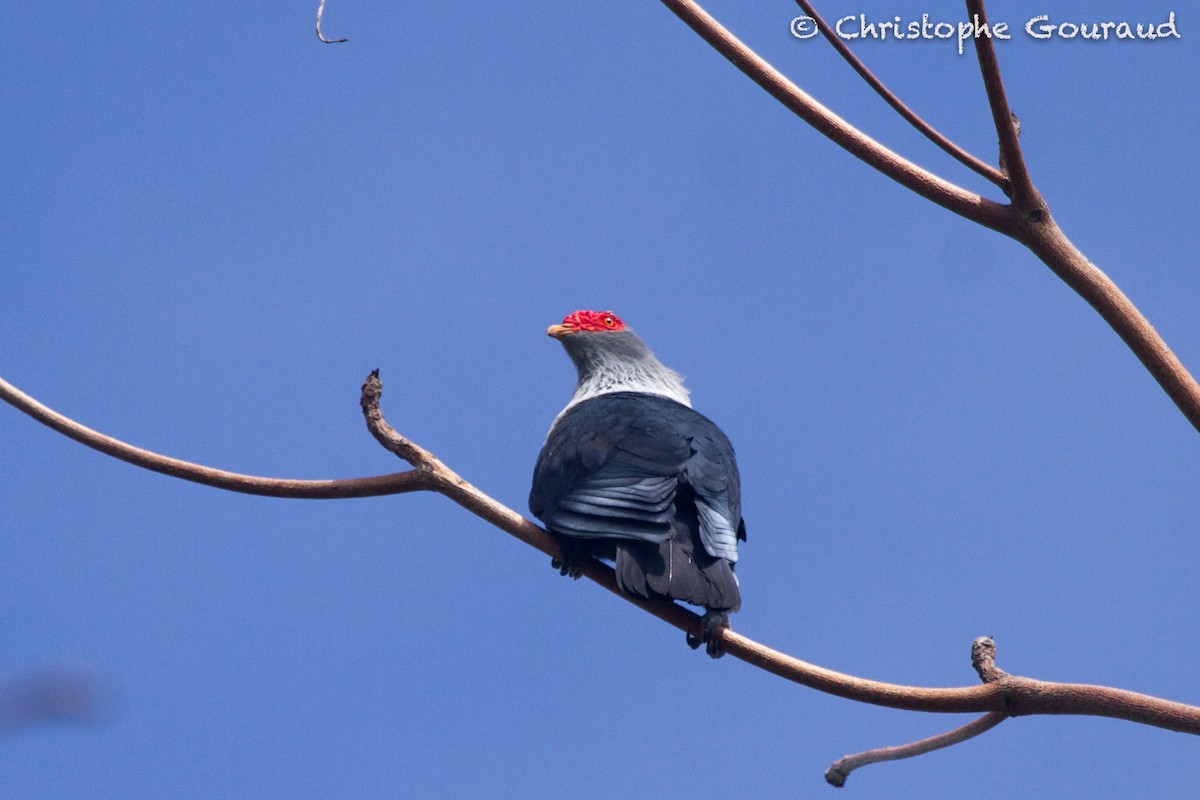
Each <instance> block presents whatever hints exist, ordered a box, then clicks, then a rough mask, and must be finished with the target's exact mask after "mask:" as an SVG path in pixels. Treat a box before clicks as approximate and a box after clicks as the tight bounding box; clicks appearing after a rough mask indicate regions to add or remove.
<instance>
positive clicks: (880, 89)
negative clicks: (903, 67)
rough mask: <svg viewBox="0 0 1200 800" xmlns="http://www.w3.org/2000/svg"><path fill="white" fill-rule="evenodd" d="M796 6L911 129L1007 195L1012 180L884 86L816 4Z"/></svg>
mask: <svg viewBox="0 0 1200 800" xmlns="http://www.w3.org/2000/svg"><path fill="white" fill-rule="evenodd" d="M796 3H797V4H798V5H799V6H800V8H802V9H804V13H805V14H807V15H808V16H810V17H812V19H813V21H814V22H816V23H817V29H818V30H820V31H821V35H823V36H824V37H825V39H826V40H828V42H829V43H830V44H831V45H833V49H834V50H837V51H838V53H839V54H840V55H841V57H842V58H844V59H845V60H846V63H848V64H849V65H850V66H851V67H853V68H854V71H855V72H857V73H858V74H859V75H860V76H861V77H862V79H863V80H864V81H866V82H867V85H868V86H870V87H871V88H872V89H874V90H875V93H876V94H878V95H879V96H880V97H882V98H883V100H884V102H886V103H887V104H888V105H889V106H891V107H892V108H893V109H895V111H896V113H897V114H899V115H900V116H901V117H903V118H904V119H905V120H907V121H908V123H909V124H910V125H912V126H913V127H914V128H916V129H917V130H918V131H920V132H921V133H922V134H923V135H924V136H925V138H927V139H928V140H929V141H931V142H933V143H934V144H936V145H937V146H938V147H940V148H942V150H944V151H946V153H948V154H949V155H950V156H951V157H953V158H954V159H956V160H957V161H959V163H961V164H963V165H964V166H966V167H967V168H968V169H972V170H974V171H975V172H977V173H979V174H980V175H982V176H983V177H985V178H987V179H988V180H989V181H991V182H992V183H994V184H996V185H997V186H998V187H1000V189H1002V190H1003V191H1005V192H1006V193H1007V191H1008V177H1007V176H1005V174H1004V173H1003V172H1001V171H1000V170H998V169H996V168H995V167H993V166H992V165H991V164H987V163H984V162H983V161H981V160H980V159H978V158H976V157H975V156H973V155H971V154H970V153H968V152H967V151H966V150H963V149H962V148H961V147H959V146H958V145H957V144H955V143H954V142H952V141H950V140H949V139H947V138H946V137H945V136H944V135H943V134H942V133H941V132H940V131H938V130H937V129H936V128H934V127H933V126H932V125H930V124H929V123H928V122H926V121H925V120H924V119H922V118H921V116H920V115H918V114H917V113H916V112H915V111H913V110H912V109H911V108H909V107H908V106H907V105H906V104H905V103H904V101H902V100H901V99H900V98H899V97H897V96H896V95H895V93H893V92H892V90H891V89H889V88H888V87H887V86H885V85H884V84H883V81H881V80H879V78H877V77H875V74H874V73H873V72H871V70H870V69H868V68H867V65H866V64H864V63H863V62H862V61H860V60H859V58H858V56H856V55H855V54H854V51H853V50H851V49H850V46H849V45H847V44H846V43H845V42H844V41H842V38H841V37H840V36H838V35H837V31H835V30H834V29H833V28H832V27H830V25H829V23H828V22H826V21H825V19H824V18H823V17H822V16H821V15H820V14H818V13H817V10H816V8H814V7H813V4H812V3H810V2H809V0H796Z"/></svg>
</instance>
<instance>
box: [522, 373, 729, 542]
mask: <svg viewBox="0 0 1200 800" xmlns="http://www.w3.org/2000/svg"><path fill="white" fill-rule="evenodd" d="M681 486H687V487H690V489H691V491H689V492H687V493H686V494H687V496H688V497H689V498H692V499H694V502H695V504H696V514H697V517H698V519H699V528H700V531H699V533H700V540H701V542H702V544H703V546H704V549H705V550H706V551H707V552H708V554H709V555H711V556H713V557H714V558H724V559H726V560H728V561H730V562H733V561H736V560H737V539H738V538H739V535H740V536H741V538H745V536H744V533H741V531H742V527H741V498H740V484H739V481H738V474H737V464H736V463H735V461H734V456H733V448H732V447H731V446H730V444H729V440H728V439H727V438H726V437H725V435H724V434H723V433H721V431H720V429H719V428H717V427H716V425H714V424H713V423H712V422H711V421H710V420H708V419H707V418H706V417H704V416H702V415H700V414H698V413H696V412H695V411H693V410H691V409H690V408H688V407H686V406H684V405H681V404H680V403H677V402H675V401H674V400H669V399H667V398H663V397H658V396H655V395H644V394H637V393H631V392H617V393H613V394H607V395H601V396H600V397H596V398H593V399H591V400H587V401H584V402H583V403H580V404H578V405H576V406H574V407H572V408H571V409H570V410H568V411H567V412H566V413H565V414H563V416H562V417H561V418H560V419H559V420H558V422H557V424H556V425H555V426H554V428H553V430H551V431H550V435H549V436H548V437H547V439H546V444H545V445H544V446H543V448H542V453H541V455H540V456H539V458H538V463H537V467H536V468H535V469H534V478H533V489H532V491H531V492H530V495H529V507H530V509H531V510H532V511H533V513H534V515H535V516H537V517H538V518H539V519H541V520H542V521H543V522H544V523H546V525H547V526H548V527H549V528H550V529H551V530H553V531H555V532H557V533H561V534H563V535H566V536H572V537H577V538H581V539H626V540H629V539H634V540H642V541H647V542H656V543H657V542H662V541H664V540H665V539H668V538H670V537H671V536H672V527H671V521H672V519H673V518H674V517H675V511H676V509H675V501H676V498H677V496H678V495H679V490H680V487H681Z"/></svg>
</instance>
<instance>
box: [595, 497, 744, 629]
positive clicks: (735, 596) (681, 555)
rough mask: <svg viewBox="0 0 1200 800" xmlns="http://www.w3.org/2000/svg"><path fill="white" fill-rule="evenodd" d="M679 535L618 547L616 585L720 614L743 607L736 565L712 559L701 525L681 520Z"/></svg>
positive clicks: (619, 544)
mask: <svg viewBox="0 0 1200 800" xmlns="http://www.w3.org/2000/svg"><path fill="white" fill-rule="evenodd" d="M673 527H674V528H675V535H674V536H672V537H671V538H670V539H667V540H665V541H663V542H661V543H659V544H654V543H653V542H637V541H628V540H626V541H621V542H618V543H617V553H616V572H617V585H618V586H620V587H621V590H622V591H625V592H628V593H629V594H632V595H637V596H638V597H645V598H647V599H656V598H666V599H670V600H682V601H683V602H685V603H691V604H692V605H695V606H704V607H705V608H711V609H715V610H718V611H737V610H738V608H740V607H741V605H742V596H741V593H740V592H739V591H738V583H737V576H735V575H734V573H733V565H732V564H730V563H729V562H728V561H726V560H725V559H723V558H713V557H712V556H710V555H709V554H708V553H706V552H705V551H704V548H703V546H702V545H701V544H700V542H699V532H698V526H696V525H687V524H685V522H683V521H680V520H676V521H675V523H674V525H673Z"/></svg>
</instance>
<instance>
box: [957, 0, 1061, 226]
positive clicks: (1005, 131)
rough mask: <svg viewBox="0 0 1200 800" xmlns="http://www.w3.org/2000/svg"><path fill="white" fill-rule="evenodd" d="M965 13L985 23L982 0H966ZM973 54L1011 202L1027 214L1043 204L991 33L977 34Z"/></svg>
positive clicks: (986, 21)
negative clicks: (977, 64)
mask: <svg viewBox="0 0 1200 800" xmlns="http://www.w3.org/2000/svg"><path fill="white" fill-rule="evenodd" d="M967 14H968V15H969V16H971V17H972V19H974V17H978V18H979V22H981V23H983V24H984V25H987V24H988V19H987V10H986V9H985V8H984V7H983V0H967ZM975 54H976V56H977V57H978V58H979V72H980V73H981V74H982V75H983V86H984V89H985V90H986V91H987V96H988V106H989V107H990V108H991V110H992V122H993V123H994V124H995V126H996V135H997V137H998V138H999V140H1000V162H1001V163H1002V164H1004V171H1005V173H1006V174H1007V175H1008V179H1009V182H1010V185H1011V197H1012V201H1013V205H1015V206H1016V207H1017V208H1019V209H1022V210H1024V211H1025V213H1027V214H1028V213H1031V212H1034V211H1040V210H1041V209H1042V208H1043V207H1044V206H1045V201H1043V200H1042V196H1041V195H1040V194H1039V193H1038V190H1037V189H1036V188H1034V186H1033V179H1032V178H1031V177H1030V175H1029V167H1028V166H1027V165H1026V164H1025V156H1024V155H1022V153H1021V144H1020V142H1019V141H1018V139H1017V131H1018V128H1017V125H1016V123H1015V117H1014V115H1013V113H1012V109H1011V108H1010V107H1009V105H1008V97H1007V96H1006V95H1005V92H1004V80H1003V78H1001V76H1000V62H999V61H998V60H997V58H996V46H995V44H994V43H993V42H992V37H990V36H980V37H977V38H976V39H975Z"/></svg>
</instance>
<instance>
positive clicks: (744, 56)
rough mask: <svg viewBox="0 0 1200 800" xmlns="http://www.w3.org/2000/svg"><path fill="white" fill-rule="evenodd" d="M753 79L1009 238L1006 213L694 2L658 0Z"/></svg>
mask: <svg viewBox="0 0 1200 800" xmlns="http://www.w3.org/2000/svg"><path fill="white" fill-rule="evenodd" d="M662 3H663V5H665V6H666V7H667V8H669V9H670V10H671V11H672V12H674V13H675V15H676V16H678V17H679V18H680V19H682V20H683V21H684V22H686V23H687V24H688V26H689V27H690V28H691V29H692V30H694V31H695V32H696V33H697V34H699V35H700V37H701V38H703V39H704V40H705V41H706V42H708V43H709V44H710V45H712V47H713V48H714V49H715V50H716V51H717V52H718V53H720V54H721V55H723V56H725V58H727V59H729V61H730V62H731V63H732V64H733V65H734V66H735V67H737V68H738V69H740V70H741V71H742V72H744V73H745V74H746V75H747V76H748V77H749V78H750V79H751V80H753V81H754V82H755V83H757V84H758V85H759V86H761V87H762V88H763V89H765V90H766V91H767V93H768V94H770V95H771V96H772V97H774V98H775V99H776V100H778V101H779V102H780V103H782V104H783V105H784V106H785V107H786V108H787V109H788V110H790V111H791V112H792V113H794V114H796V116H798V117H800V118H801V119H802V120H804V121H805V122H807V123H808V124H809V125H811V126H813V127H814V128H816V129H817V130H818V131H820V132H821V133H823V134H824V135H825V136H827V137H829V138H830V139H832V140H833V141H834V142H835V143H837V144H838V145H840V146H841V147H843V148H845V149H846V150H847V151H848V152H850V153H851V154H852V155H854V156H857V157H858V158H860V159H862V160H863V161H865V162H866V163H867V164H869V165H871V166H872V167H874V168H875V169H877V170H879V171H880V172H882V173H883V174H884V175H887V176H888V177H889V178H891V179H892V180H894V181H896V182H897V183H899V184H900V185H902V186H905V187H907V188H909V189H911V190H912V191H914V192H916V193H917V194H919V195H921V196H922V197H924V198H926V199H928V200H931V201H933V202H934V203H937V204H938V205H940V206H942V207H943V208H946V209H949V210H950V211H953V212H954V213H955V214H958V215H960V216H963V217H966V218H967V219H969V220H971V221H972V222H977V223H979V224H980V225H983V226H984V227H986V228H991V229H992V230H996V231H1000V232H1001V233H1008V234H1009V235H1011V233H1010V231H1011V230H1012V222H1011V220H1010V219H1009V209H1008V208H1007V207H1006V206H1004V205H1001V204H1000V203H996V202H994V201H992V200H988V199H986V198H984V197H980V196H979V195H977V194H975V193H973V192H969V191H967V190H966V189H963V188H962V187H960V186H956V185H955V184H953V183H950V182H949V181H946V180H944V179H943V178H940V177H938V176H937V175H935V174H933V173H932V172H929V171H928V170H926V169H922V168H921V167H919V166H917V165H916V164H914V163H912V162H911V161H908V160H907V159H905V158H902V157H901V156H899V155H897V154H896V153H894V152H892V151H891V150H889V149H888V148H886V147H884V146H883V145H882V144H880V143H879V142H877V141H875V140H874V139H872V138H871V137H869V136H867V135H866V134H865V133H863V132H862V131H860V130H858V129H857V128H855V127H853V126H852V125H850V124H849V123H848V122H846V121H845V120H843V119H842V118H841V117H839V116H838V115H837V114H834V113H833V112H832V111H830V110H829V109H827V108H825V106H823V105H821V104H820V103H818V102H817V101H816V100H814V99H813V98H812V97H810V96H809V95H808V94H807V93H805V92H804V91H803V90H802V89H800V88H799V87H798V86H796V84H794V83H792V82H791V81H790V80H788V79H787V78H786V77H785V76H784V75H783V74H782V73H780V72H779V70H777V69H775V68H774V67H773V66H771V65H770V64H768V63H767V62H766V61H764V60H763V59H762V57H760V56H759V55H758V54H757V53H755V52H754V51H753V50H751V49H750V48H749V47H747V46H746V45H745V44H744V43H742V41H741V40H739V39H738V38H737V37H736V36H734V35H733V34H732V33H730V32H729V31H728V30H726V29H725V28H724V27H723V26H722V25H721V24H720V23H719V22H717V21H716V20H715V19H713V17H712V16H710V15H709V13H708V12H707V11H705V10H704V9H703V8H701V7H700V6H699V5H698V4H696V3H695V2H693V0H662Z"/></svg>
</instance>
